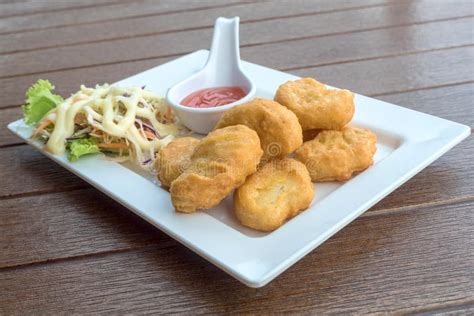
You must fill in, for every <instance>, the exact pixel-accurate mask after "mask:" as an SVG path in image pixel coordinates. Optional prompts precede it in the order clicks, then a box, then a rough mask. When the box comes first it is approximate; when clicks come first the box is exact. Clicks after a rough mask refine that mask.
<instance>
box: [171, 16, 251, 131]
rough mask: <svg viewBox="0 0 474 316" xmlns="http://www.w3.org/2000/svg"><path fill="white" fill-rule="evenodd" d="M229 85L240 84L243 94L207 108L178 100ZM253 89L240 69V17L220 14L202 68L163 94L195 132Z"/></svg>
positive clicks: (207, 128)
mask: <svg viewBox="0 0 474 316" xmlns="http://www.w3.org/2000/svg"><path fill="white" fill-rule="evenodd" d="M230 86H237V87H240V88H241V89H242V90H243V91H244V92H246V93H247V94H246V96H245V97H243V98H242V99H240V100H238V101H236V102H233V103H229V104H226V105H222V106H217V107H209V108H194V107H189V106H185V105H182V104H180V102H181V101H182V100H183V99H184V98H185V97H186V96H188V95H189V94H191V93H193V92H195V91H198V90H201V89H205V88H214V87H230ZM255 91H256V87H255V84H254V83H253V82H252V80H251V79H250V78H249V77H248V76H247V75H246V74H245V73H244V72H243V71H242V69H241V63H240V51H239V17H234V18H232V19H226V18H222V17H220V18H218V19H217V20H216V23H215V25H214V35H213V37H212V45H211V51H210V53H209V57H208V59H207V62H206V64H205V66H204V68H203V69H201V70H200V71H198V72H197V73H195V74H193V75H191V76H190V77H188V78H186V79H184V80H183V81H181V82H179V83H177V84H175V85H174V86H173V87H171V88H170V89H169V90H168V93H167V94H166V100H167V102H168V104H169V105H170V106H171V107H172V108H173V110H174V112H175V113H176V114H177V115H178V117H179V119H180V121H181V122H182V123H183V124H184V125H185V126H186V127H188V128H190V129H191V130H193V131H195V132H197V133H200V134H207V133H209V132H210V131H211V130H212V129H213V128H214V126H215V125H216V123H217V121H218V120H219V118H220V117H221V116H222V114H223V113H224V111H226V110H228V109H230V108H231V107H233V106H235V105H237V104H241V103H245V102H247V101H249V100H250V99H252V98H253V97H254V95H255Z"/></svg>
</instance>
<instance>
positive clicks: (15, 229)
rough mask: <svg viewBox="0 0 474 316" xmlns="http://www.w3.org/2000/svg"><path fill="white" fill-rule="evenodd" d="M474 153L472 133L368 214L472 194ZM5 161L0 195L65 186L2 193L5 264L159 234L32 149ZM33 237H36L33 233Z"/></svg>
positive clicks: (2, 154)
mask: <svg viewBox="0 0 474 316" xmlns="http://www.w3.org/2000/svg"><path fill="white" fill-rule="evenodd" d="M471 156H474V137H470V138H468V139H467V140H466V141H464V142H463V143H461V144H460V145H458V146H457V147H456V148H454V149H453V150H452V151H450V152H449V153H447V154H446V155H445V156H443V157H441V158H440V159H439V160H438V161H436V162H435V163H433V164H432V165H430V166H429V167H427V168H426V169H425V170H424V171H422V172H421V173H420V174H418V175H417V176H415V177H414V178H413V179H411V180H410V181H408V182H407V183H406V184H404V185H403V186H402V187H401V188H399V189H398V190H396V191H395V192H393V193H392V194H390V195H389V196H388V197H387V198H385V199H384V200H382V201H381V202H379V203H378V204H377V205H375V206H374V207H373V208H372V209H370V210H369V211H368V213H367V214H370V213H371V212H374V213H375V214H377V213H383V212H387V211H391V210H394V209H399V210H403V209H404V208H405V209H412V208H416V207H419V206H420V205H423V204H426V205H434V204H439V203H441V204H448V203H449V202H455V201H462V200H470V199H474V170H473V168H472V164H471V163H470V161H468V160H466V159H465V158H464V157H471ZM16 160H18V161H20V163H19V164H17V163H15V161H16ZM0 161H4V162H5V165H4V164H0V174H2V175H4V176H5V178H6V179H7V180H6V181H5V182H4V183H5V186H4V188H3V189H2V191H1V193H2V194H3V195H7V194H13V193H15V194H19V193H23V194H26V193H29V194H33V193H34V194H38V193H41V192H52V191H55V190H56V191H61V192H60V193H55V194H44V195H39V196H37V195H34V196H26V197H17V198H12V199H3V200H1V199H0V209H1V210H2V212H0V223H4V224H5V225H3V226H0V236H3V238H1V239H0V249H3V251H2V252H0V267H2V266H10V265H20V264H28V263H31V262H36V261H47V260H56V259H58V258H65V257H68V256H72V255H83V254H90V253H95V252H108V251H117V250H122V249H127V248H134V247H140V246H143V245H144V244H149V243H154V242H156V241H157V240H159V239H160V238H161V237H160V236H161V235H162V234H161V233H158V231H157V230H153V229H144V228H143V225H140V224H139V223H140V222H142V223H143V221H140V220H139V219H138V218H137V217H136V216H134V215H133V214H132V213H131V212H130V211H128V210H126V209H124V208H123V207H122V206H120V205H119V204H118V203H116V202H114V201H113V200H111V199H110V198H108V197H106V196H105V195H103V194H101V193H99V192H96V191H95V189H92V188H90V189H81V190H76V191H74V192H70V191H68V190H70V189H72V188H74V189H79V188H89V185H88V184H86V183H85V182H84V181H82V180H80V179H79V178H78V177H76V176H74V175H72V174H71V173H70V172H68V171H66V170H65V169H63V168H62V167H60V166H57V165H55V164H53V163H52V162H51V161H49V159H48V158H46V157H43V156H42V155H41V154H39V153H37V152H33V151H32V150H31V148H29V147H26V146H20V147H12V148H4V149H2V150H0ZM4 166H10V168H5V167H4ZM15 174H16V176H15ZM10 179H11V180H10ZM45 206H47V207H45ZM32 210H34V211H32ZM157 211H159V208H157ZM31 222H34V225H31ZM2 230H4V231H2ZM31 235H34V236H35V238H29V237H30V236H31ZM19 254H21V255H19Z"/></svg>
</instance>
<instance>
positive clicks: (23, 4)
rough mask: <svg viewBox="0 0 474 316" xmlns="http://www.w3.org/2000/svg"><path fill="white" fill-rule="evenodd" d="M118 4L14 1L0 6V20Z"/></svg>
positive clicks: (103, 0) (92, 0) (100, 0)
mask: <svg viewBox="0 0 474 316" xmlns="http://www.w3.org/2000/svg"><path fill="white" fill-rule="evenodd" d="M119 2H120V1H119V0H81V2H77V1H68V0H54V1H51V0H49V1H44V0H43V1H15V2H12V3H1V4H0V18H4V17H12V16H18V15H23V16H24V15H32V14H38V13H45V12H59V11H67V10H74V9H79V8H84V7H86V8H87V7H93V6H95V7H97V6H101V5H107V4H111V3H114V4H115V3H119ZM63 14H64V13H63Z"/></svg>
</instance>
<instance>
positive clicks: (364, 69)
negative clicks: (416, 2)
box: [293, 46, 474, 96]
mask: <svg viewBox="0 0 474 316" xmlns="http://www.w3.org/2000/svg"><path fill="white" fill-rule="evenodd" d="M473 66H474V47H472V46H471V47H464V48H455V49H449V50H443V51H434V52H428V53H422V54H414V55H408V56H398V57H393V58H383V59H376V60H367V61H358V62H353V63H345V64H339V65H330V66H322V67H315V68H307V69H301V70H296V71H293V73H294V74H295V75H298V76H302V77H304V76H310V77H314V78H317V79H318V80H320V81H322V82H325V83H327V84H330V85H332V86H336V87H340V88H347V89H350V90H352V91H355V92H357V93H360V94H364V95H372V96H378V95H382V94H392V93H396V92H405V91H407V90H416V89H423V88H429V87H433V86H442V85H452V84H457V83H463V82H470V81H472V79H473V76H472V74H473V73H472V68H473ZM374 83H377V84H374Z"/></svg>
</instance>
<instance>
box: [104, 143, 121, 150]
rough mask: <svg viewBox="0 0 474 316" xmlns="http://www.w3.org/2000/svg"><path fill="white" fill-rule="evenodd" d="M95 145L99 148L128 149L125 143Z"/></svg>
mask: <svg viewBox="0 0 474 316" xmlns="http://www.w3.org/2000/svg"><path fill="white" fill-rule="evenodd" d="M97 146H99V147H100V148H114V149H128V147H127V145H126V144H123V143H100V144H97Z"/></svg>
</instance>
